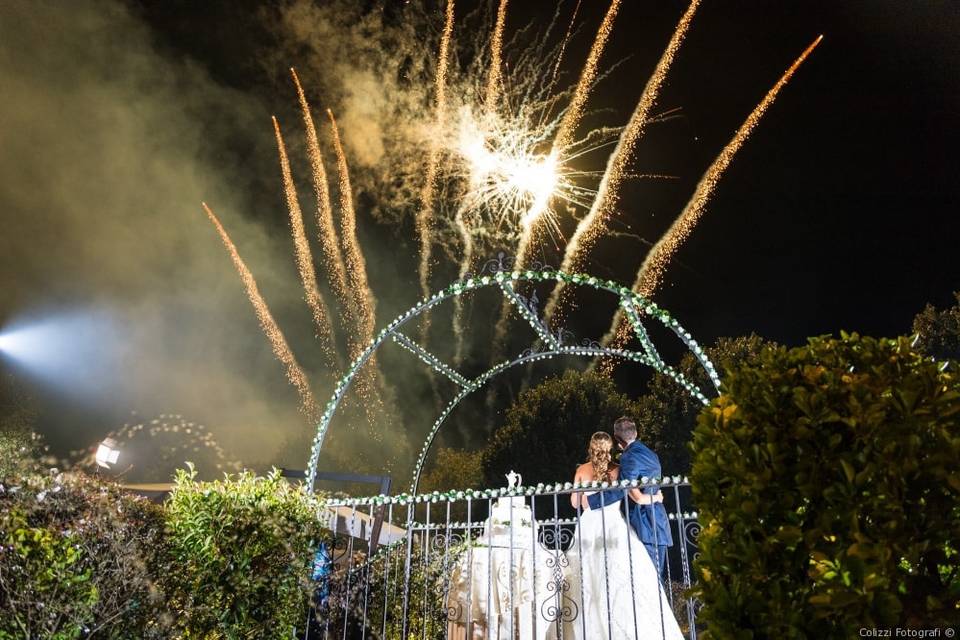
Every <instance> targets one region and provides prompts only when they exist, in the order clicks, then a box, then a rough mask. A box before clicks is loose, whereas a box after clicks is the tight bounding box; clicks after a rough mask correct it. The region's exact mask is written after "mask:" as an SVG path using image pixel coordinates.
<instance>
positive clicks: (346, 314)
mask: <svg viewBox="0 0 960 640" xmlns="http://www.w3.org/2000/svg"><path fill="white" fill-rule="evenodd" d="M290 74H291V75H292V76H293V83H294V85H295V86H296V88H297V98H298V99H299V101H300V111H301V113H302V115H303V126H304V129H305V130H306V133H307V157H308V159H309V161H310V172H311V175H312V178H313V192H314V196H315V197H316V200H317V212H316V216H315V217H316V221H317V229H318V234H317V235H318V237H317V239H318V241H319V244H320V254H321V255H322V256H323V266H324V272H325V273H326V274H327V285H328V286H329V287H330V291H332V292H333V295H334V296H335V297H336V299H337V307H338V309H339V318H340V322H341V323H342V324H343V326H347V327H351V326H356V315H357V314H356V313H355V312H354V311H353V300H352V299H351V298H350V294H349V293H348V292H347V276H346V270H345V268H344V266H343V256H342V254H341V253H340V247H339V246H338V244H337V232H336V229H335V227H334V224H333V207H332V206H331V204H330V186H329V185H328V183H327V172H326V169H325V168H324V166H323V156H322V155H321V153H320V141H319V139H318V138H317V128H316V126H315V125H314V122H313V116H312V115H311V113H310V104H309V103H308V102H307V97H306V95H305V94H304V92H303V87H301V86H300V78H298V77H297V72H296V71H294V70H293V69H290Z"/></svg>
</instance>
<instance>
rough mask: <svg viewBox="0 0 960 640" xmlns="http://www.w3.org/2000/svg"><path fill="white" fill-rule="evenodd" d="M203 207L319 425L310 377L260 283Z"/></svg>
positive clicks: (303, 403)
mask: <svg viewBox="0 0 960 640" xmlns="http://www.w3.org/2000/svg"><path fill="white" fill-rule="evenodd" d="M202 205H203V210H204V211H206V213H207V217H208V218H210V222H212V223H213V226H214V227H216V229H217V233H219V234H220V239H221V240H222V241H223V246H225V247H226V248H227V251H228V252H229V253H230V259H231V260H233V266H234V267H236V269H237V272H238V273H239V274H240V280H242V281H243V286H244V288H246V290H247V297H249V298H250V303H251V304H252V305H253V310H254V311H255V312H256V314H257V320H259V321H260V328H261V329H263V333H264V335H266V337H267V340H268V341H269V342H270V346H271V347H272V348H273V354H274V355H275V356H276V357H277V360H279V361H280V362H281V363H283V366H284V367H285V368H286V371H287V380H289V381H290V384H292V385H293V386H294V388H296V390H297V393H299V394H300V409H301V411H303V414H304V415H305V416H307V419H308V420H309V421H310V422H314V423H316V422H318V421H319V418H320V413H321V412H320V407H319V406H318V405H317V401H316V400H315V399H314V397H313V392H312V391H311V390H310V383H309V382H308V381H307V376H306V374H305V373H304V372H303V369H301V368H300V364H299V363H298V362H297V359H296V358H295V357H294V355H293V352H292V351H291V350H290V347H289V346H288V345H287V339H286V338H285V337H284V336H283V332H282V331H281V330H280V327H279V326H278V325H277V321H276V320H274V319H273V314H271V313H270V308H269V307H267V303H266V301H264V299H263V296H262V295H260V290H259V288H258V287H257V281H256V280H255V279H254V277H253V274H252V273H251V272H250V269H248V268H247V265H246V264H245V263H244V262H243V259H242V258H241V257H240V253H239V252H238V251H237V247H236V246H235V245H234V244H233V241H232V240H231V239H230V236H229V235H227V231H226V229H224V228H223V225H222V224H220V220H218V219H217V216H216V215H214V213H213V211H212V210H211V209H210V207H208V206H207V204H206V203H205V202H204V203H202Z"/></svg>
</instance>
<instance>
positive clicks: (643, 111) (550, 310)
mask: <svg viewBox="0 0 960 640" xmlns="http://www.w3.org/2000/svg"><path fill="white" fill-rule="evenodd" d="M699 5H700V0H692V1H691V2H690V5H689V6H688V7H687V10H686V12H684V14H683V16H682V17H681V18H680V21H679V22H678V23H677V26H676V28H675V29H674V30H673V35H672V36H671V37H670V41H669V42H668V43H667V47H666V49H664V51H663V54H662V55H661V56H660V60H659V61H658V62H657V66H656V67H655V68H654V70H653V73H652V74H651V75H650V78H649V79H648V80H647V84H646V86H645V87H644V89H643V93H642V94H640V100H639V101H638V102H637V106H636V107H635V108H634V110H633V114H632V115H631V116H630V121H629V122H628V123H627V126H626V128H625V129H624V130H623V132H622V133H621V134H620V140H619V141H618V142H617V146H616V148H615V149H614V151H613V154H611V156H610V159H609V161H608V162H607V170H606V172H604V174H603V178H602V179H601V180H600V187H599V188H598V189H597V196H596V198H594V201H593V204H592V206H591V207H590V211H589V213H587V215H586V216H585V217H584V218H583V219H582V220H581V221H580V222H579V224H577V229H576V231H574V233H573V236H572V237H571V238H570V242H569V243H568V244H567V248H566V251H565V252H564V256H563V262H562V264H561V267H560V270H561V271H566V272H568V273H574V272H576V271H580V270H582V269H583V266H584V264H585V263H586V259H587V256H588V255H589V253H590V251H591V250H592V249H593V246H594V245H595V244H596V241H597V239H598V238H599V237H600V236H601V235H602V234H603V232H604V230H605V228H606V221H607V219H608V218H609V217H610V216H612V215H613V214H614V212H615V210H616V206H617V201H618V198H619V193H620V186H621V184H622V183H623V181H624V179H625V178H626V176H627V167H628V164H629V162H630V159H631V158H632V157H633V151H634V149H635V148H636V145H637V142H638V141H639V140H640V138H641V137H642V136H643V133H644V130H645V128H646V125H647V123H648V122H649V121H650V117H651V113H652V111H653V107H654V105H655V104H656V102H657V98H658V97H659V95H660V88H661V87H662V86H663V83H664V81H665V80H666V77H667V72H668V71H669V70H670V66H671V65H672V64H673V60H674V58H676V56H677V52H678V51H679V50H680V45H681V44H682V43H683V39H684V38H685V37H686V35H687V32H688V31H689V30H690V24H691V23H692V22H693V16H694V14H695V13H696V11H697V7H699ZM566 289H567V288H566V287H565V286H564V284H563V283H558V284H557V285H556V286H555V287H554V289H553V292H552V293H551V294H550V297H549V298H548V300H547V306H546V307H545V309H544V312H545V315H546V318H547V321H548V322H549V321H550V320H551V319H552V318H553V317H554V315H555V314H556V313H558V309H562V304H561V303H562V302H567V303H569V302H570V301H569V300H563V299H562V298H561V296H562V295H563V293H564V291H565V290H566Z"/></svg>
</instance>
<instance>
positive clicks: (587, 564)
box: [564, 431, 683, 640]
mask: <svg viewBox="0 0 960 640" xmlns="http://www.w3.org/2000/svg"><path fill="white" fill-rule="evenodd" d="M612 450H613V438H612V437H611V436H610V435H609V434H607V433H604V432H602V431H600V432H597V433H595V434H593V436H592V437H591V438H590V445H589V447H588V448H587V454H588V456H589V459H588V461H587V462H586V463H584V464H582V465H580V466H579V467H578V468H577V472H576V475H575V476H574V478H573V479H574V482H580V483H585V482H592V481H594V480H596V481H599V482H611V483H613V482H616V481H617V479H618V478H619V471H620V469H619V467H617V465H615V464H613V463H612V462H611V452H612ZM592 493H594V492H580V493H572V494H571V495H570V501H571V502H572V504H573V506H574V508H578V507H579V508H580V509H582V513H581V515H580V520H579V521H578V523H577V529H576V531H575V532H574V537H573V542H572V544H571V546H570V549H569V550H568V551H567V560H568V568H567V571H568V576H567V582H568V584H569V586H570V590H569V592H568V593H569V594H570V595H571V596H573V598H574V600H578V601H580V603H581V607H580V616H578V617H577V618H575V619H573V620H571V621H569V623H568V624H565V625H564V627H565V628H564V638H576V639H579V640H593V639H602V638H612V639H618V640H619V639H622V640H628V639H631V638H636V639H637V640H653V639H654V638H666V639H668V640H682V639H683V635H682V633H681V632H680V626H679V625H678V624H677V620H676V618H675V617H674V615H673V611H672V609H671V608H670V601H669V600H668V599H667V597H666V594H665V593H664V591H663V589H662V587H661V585H660V580H659V578H658V576H657V570H656V568H655V567H654V565H653V561H652V560H651V559H650V555H649V554H648V553H647V551H646V549H645V548H644V546H643V543H642V542H641V541H640V538H639V537H638V536H637V534H636V532H635V531H634V530H633V528H632V527H630V526H629V525H628V524H627V522H626V520H625V519H624V517H623V515H622V513H621V510H622V508H623V501H622V500H620V501H617V502H614V503H613V504H609V505H607V506H606V507H603V508H602V509H596V510H591V509H590V508H589V506H588V504H587V497H588V496H589V495H591V494H592ZM627 495H630V494H629V493H628V494H627ZM630 499H633V500H634V502H637V503H638V504H650V502H662V501H663V494H662V493H657V494H655V495H649V494H642V493H640V492H633V496H631V498H630ZM657 594H659V596H660V597H659V598H658V597H657ZM658 600H659V601H658Z"/></svg>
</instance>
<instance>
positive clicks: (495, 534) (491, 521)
mask: <svg viewBox="0 0 960 640" xmlns="http://www.w3.org/2000/svg"><path fill="white" fill-rule="evenodd" d="M507 478H508V480H509V483H510V484H509V487H508V488H510V489H514V488H516V487H518V486H519V485H520V475H519V474H515V473H513V472H511V473H510V475H508V476H507ZM511 532H512V533H511ZM483 534H484V535H483V537H484V541H485V542H486V543H487V544H490V545H492V546H495V547H510V546H513V547H530V546H531V545H532V544H533V513H531V511H530V507H529V506H528V505H527V503H526V501H525V500H524V499H523V497H522V496H515V497H512V498H506V497H505V498H499V499H498V500H497V501H496V503H494V505H493V508H492V509H491V510H490V517H489V518H487V522H486V523H485V524H484V527H483Z"/></svg>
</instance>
